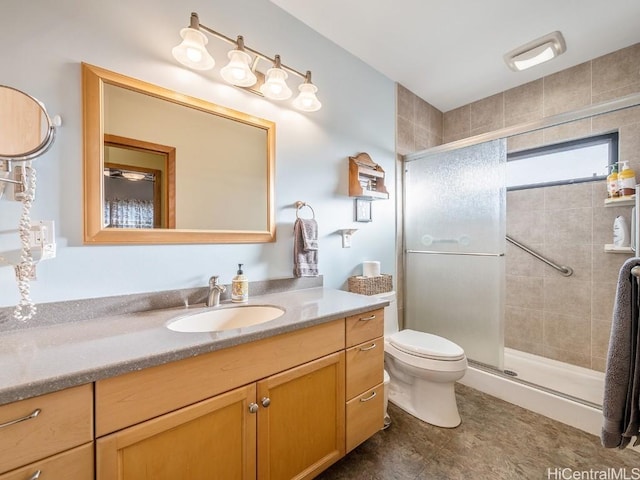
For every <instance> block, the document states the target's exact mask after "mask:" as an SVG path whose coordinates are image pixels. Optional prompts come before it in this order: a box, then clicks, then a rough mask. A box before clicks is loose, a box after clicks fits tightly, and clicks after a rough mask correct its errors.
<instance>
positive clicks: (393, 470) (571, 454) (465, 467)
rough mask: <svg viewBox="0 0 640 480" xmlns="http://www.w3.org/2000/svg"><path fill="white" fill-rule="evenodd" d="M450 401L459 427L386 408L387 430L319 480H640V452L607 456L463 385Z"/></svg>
mask: <svg viewBox="0 0 640 480" xmlns="http://www.w3.org/2000/svg"><path fill="white" fill-rule="evenodd" d="M456 394H457V397H458V407H459V409H460V415H461V416H462V424H461V425H460V426H459V427H458V428H455V429H443V428H438V427H434V426H432V425H428V424H426V423H424V422H421V421H420V420H418V419H416V418H414V417H412V416H411V415H408V414H406V413H404V412H403V411H402V410H400V409H399V408H397V407H396V406H395V405H392V404H390V405H389V414H390V415H391V418H392V422H393V423H392V424H391V426H390V427H389V428H388V429H387V430H384V431H381V432H379V433H377V434H376V435H375V436H373V437H372V438H370V439H369V440H368V441H366V442H365V443H363V444H362V445H360V446H359V447H357V448H356V449H355V450H353V451H352V452H351V453H349V454H348V455H347V456H346V457H345V458H344V459H342V460H341V461H339V462H338V463H336V464H335V465H333V466H332V467H331V468H330V469H329V470H327V471H325V472H324V473H322V474H321V475H320V476H319V477H317V478H318V479H321V480H346V479H357V480H432V479H434V480H436V479H437V480H439V479H443V480H450V479H461V480H502V479H504V480H520V479H523V480H534V479H553V480H564V479H573V478H579V479H584V478H588V479H591V478H598V479H599V478H606V479H613V478H620V479H640V453H637V452H633V451H630V450H610V449H605V448H603V447H602V446H601V445H600V439H599V438H598V437H596V436H593V435H590V434H588V433H585V432H582V431H581V430H577V429H575V428H572V427H569V426H567V425H564V424H562V423H559V422H556V421H554V420H551V419H549V418H547V417H544V416H541V415H538V414H536V413H533V412H530V411H528V410H525V409H523V408H520V407H518V406H516V405H512V404H510V403H507V402H504V401H502V400H500V399H497V398H495V397H491V396H489V395H486V394H484V393H482V392H479V391H477V390H474V389H472V388H469V387H466V386H464V385H460V384H457V385H456ZM611 469H613V470H611ZM634 469H635V470H634ZM601 472H604V473H601ZM616 475H617V476H616ZM625 475H626V476H625Z"/></svg>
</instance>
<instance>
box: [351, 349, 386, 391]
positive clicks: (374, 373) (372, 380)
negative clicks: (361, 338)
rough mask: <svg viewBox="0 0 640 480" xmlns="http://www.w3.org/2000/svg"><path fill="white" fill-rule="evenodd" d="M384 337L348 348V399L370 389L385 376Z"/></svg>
mask: <svg viewBox="0 0 640 480" xmlns="http://www.w3.org/2000/svg"><path fill="white" fill-rule="evenodd" d="M383 372H384V338H383V337H378V338H374V339H373V340H370V341H368V342H365V343H361V344H360V345H356V346H355V347H351V348H350V349H348V350H347V400H349V399H351V398H353V397H355V396H356V395H360V394H361V393H362V392H364V391H365V390H370V389H372V388H373V387H375V386H376V385H378V384H379V383H382V381H383V378H384V374H383Z"/></svg>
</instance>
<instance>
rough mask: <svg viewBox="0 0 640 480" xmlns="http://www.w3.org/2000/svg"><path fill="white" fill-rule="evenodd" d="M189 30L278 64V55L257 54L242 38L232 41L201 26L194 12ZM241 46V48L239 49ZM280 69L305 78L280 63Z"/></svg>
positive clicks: (303, 75)
mask: <svg viewBox="0 0 640 480" xmlns="http://www.w3.org/2000/svg"><path fill="white" fill-rule="evenodd" d="M189 27H190V28H193V29H194V30H204V31H205V32H207V33H208V34H210V35H213V36H214V37H216V38H218V39H220V40H222V41H224V42H227V43H228V44H230V45H235V46H236V47H237V48H238V50H245V51H247V52H251V53H253V54H254V55H255V56H256V57H259V58H261V59H263V60H266V61H267V62H270V63H272V64H275V63H276V58H277V59H278V60H277V61H278V62H279V58H280V56H279V55H276V56H275V57H273V58H272V57H269V56H268V55H265V54H264V53H262V52H259V51H258V50H255V49H253V48H250V47H247V46H246V45H245V44H244V38H243V37H242V36H239V37H238V39H237V40H234V39H232V38H230V37H227V36H226V35H224V34H222V33H220V32H217V31H215V30H214V29H212V28H210V27H207V26H206V25H203V24H202V23H200V19H199V17H198V14H197V13H196V12H192V13H191V20H190V24H189ZM241 45H242V48H241ZM279 67H280V68H282V69H283V70H286V71H288V72H289V73H292V74H294V75H296V76H297V77H300V78H306V75H305V74H304V73H301V72H299V71H298V70H296V69H295V68H291V67H289V66H288V65H285V64H283V63H280V65H279Z"/></svg>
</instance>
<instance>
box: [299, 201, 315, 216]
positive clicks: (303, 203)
mask: <svg viewBox="0 0 640 480" xmlns="http://www.w3.org/2000/svg"><path fill="white" fill-rule="evenodd" d="M295 206H296V218H300V217H299V215H298V214H299V213H300V209H301V208H303V207H307V208H308V209H309V210H311V214H312V215H313V217H311V218H314V219H315V218H316V212H314V211H313V207H311V205H309V204H308V203H306V202H301V201H300V200H298V201H297V202H296V203H295Z"/></svg>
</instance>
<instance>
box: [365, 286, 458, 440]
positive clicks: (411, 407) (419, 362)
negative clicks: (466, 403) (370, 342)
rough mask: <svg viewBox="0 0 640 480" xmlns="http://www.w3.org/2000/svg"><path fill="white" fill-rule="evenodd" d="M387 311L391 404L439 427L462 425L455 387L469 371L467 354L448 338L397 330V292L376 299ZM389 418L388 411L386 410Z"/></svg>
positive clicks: (386, 344)
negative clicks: (381, 301) (383, 303)
mask: <svg viewBox="0 0 640 480" xmlns="http://www.w3.org/2000/svg"><path fill="white" fill-rule="evenodd" d="M377 297H378V298H380V299H382V300H388V301H389V302H390V304H389V306H388V307H386V308H385V309H384V339H385V341H384V364H385V369H386V370H387V372H388V373H389V376H390V380H391V381H390V383H389V385H388V392H385V397H386V395H387V394H388V398H389V401H390V402H392V403H394V404H396V405H397V406H398V407H400V408H401V409H403V410H404V411H405V412H407V413H410V414H411V415H413V416H414V417H417V418H419V419H420V420H423V421H425V422H427V423H430V424H432V425H436V426H438V427H447V428H453V427H457V426H458V425H460V414H459V413H458V406H457V404H456V396H455V391H454V383H455V382H456V381H457V380H460V379H461V378H462V377H463V376H464V374H465V372H466V370H467V357H466V356H465V354H464V350H463V349H462V348H461V347H460V346H458V345H456V344H455V343H453V342H451V341H449V340H447V339H446V338H442V337H439V336H437V335H432V334H429V333H424V332H417V331H415V330H409V329H407V330H402V331H399V329H398V310H397V305H396V294H395V292H387V293H383V294H380V295H377ZM385 414H386V410H385Z"/></svg>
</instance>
